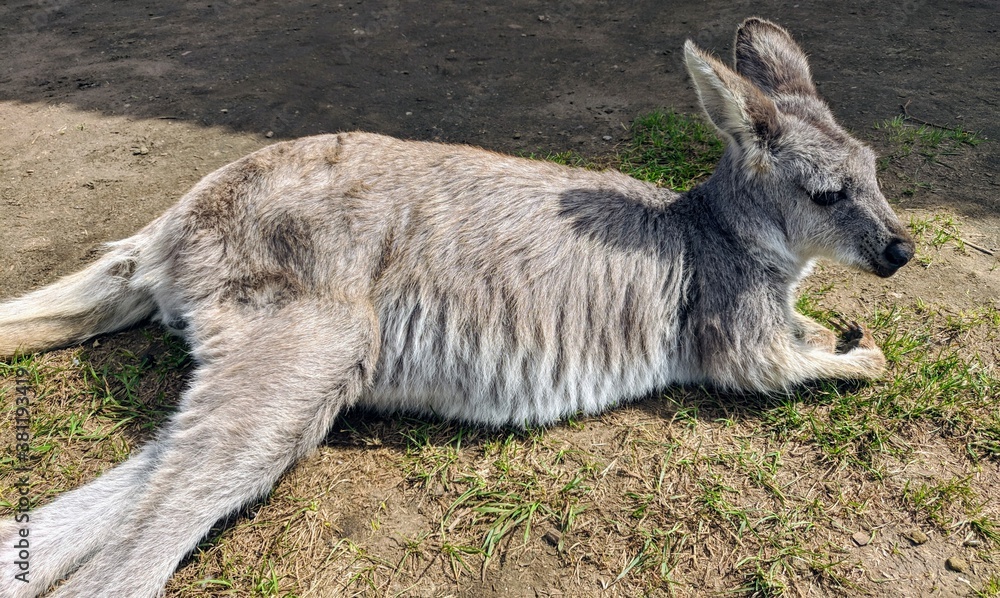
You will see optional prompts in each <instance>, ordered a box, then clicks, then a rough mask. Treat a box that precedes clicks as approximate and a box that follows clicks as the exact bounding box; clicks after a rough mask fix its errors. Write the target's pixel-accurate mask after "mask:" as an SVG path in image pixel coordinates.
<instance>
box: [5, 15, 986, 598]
mask: <svg viewBox="0 0 1000 598" xmlns="http://www.w3.org/2000/svg"><path fill="white" fill-rule="evenodd" d="M750 15H759V16H763V17H767V18H771V19H773V20H776V21H777V22H779V23H781V24H782V25H784V26H786V27H787V28H789V29H790V30H791V32H792V33H793V35H794V36H795V37H796V38H797V39H798V40H799V42H800V43H801V45H802V46H803V47H804V48H805V49H806V51H807V52H808V53H809V54H810V59H811V63H812V67H813V72H814V75H815V79H816V81H817V85H818V87H819V89H820V91H821V93H822V94H824V96H825V97H826V98H827V99H828V100H829V103H830V104H831V106H832V108H833V111H834V113H835V114H836V115H837V116H838V118H839V119H840V120H841V122H842V123H843V124H844V125H845V126H847V127H848V128H849V129H851V130H853V131H855V132H856V133H857V135H858V136H859V137H861V138H863V139H868V140H870V141H871V142H872V143H874V144H875V145H876V147H877V148H878V149H880V150H883V151H889V149H890V148H886V147H881V146H879V144H880V143H883V140H882V138H880V137H878V136H877V135H876V134H875V133H874V132H873V125H874V124H875V123H876V122H880V121H884V120H886V119H890V118H892V117H894V116H896V115H898V114H899V113H900V106H901V105H903V104H906V105H908V110H909V111H910V113H911V114H912V115H914V116H916V117H919V118H920V119H923V120H926V121H929V122H932V123H941V124H947V125H949V126H958V127H961V128H963V129H966V130H970V131H978V132H980V134H981V135H982V136H983V137H985V138H986V139H987V141H985V142H984V143H983V144H981V145H980V146H978V147H977V148H976V150H975V151H974V152H970V153H968V154H965V155H963V156H960V157H957V158H955V159H953V160H947V161H940V162H935V163H929V164H928V165H926V166H923V167H922V168H923V170H922V172H921V173H920V177H919V178H920V179H921V180H922V181H927V182H929V183H930V185H929V187H923V186H922V187H921V188H920V190H919V192H917V193H912V194H904V193H903V192H904V191H905V190H906V188H907V186H908V185H909V184H910V183H911V182H912V181H908V180H904V179H903V178H899V177H891V178H888V179H887V180H885V181H884V186H885V188H886V191H887V195H894V196H895V197H896V198H898V203H896V204H895V205H896V207H897V209H898V210H899V211H900V212H901V213H902V214H903V215H904V219H905V218H906V216H907V215H908V214H910V215H912V214H929V213H938V212H941V211H944V212H947V213H949V214H953V215H954V216H955V217H956V218H957V219H958V220H959V221H960V223H961V231H962V236H963V238H964V240H965V241H967V242H969V243H972V244H975V245H976V246H978V247H981V248H984V249H992V250H997V249H1000V207H998V204H997V195H998V191H1000V175H998V171H1000V152H998V147H1000V146H998V145H997V142H996V140H998V139H1000V108H998V105H1000V94H998V91H1000V44H998V43H997V39H998V29H1000V10H998V6H997V3H996V2H994V1H992V0H983V1H976V0H965V1H947V2H946V1H943V0H939V1H926V0H907V1H904V2H895V1H887V0H878V1H867V0H865V1H863V0H855V1H853V2H836V3H833V2H830V3H813V2H804V1H801V0H789V1H757V2H749V1H745V0H736V1H725V2H723V1H717V0H709V1H705V0H702V1H699V2H687V1H685V2H670V3H667V2H662V1H660V0H643V1H636V2H627V3H626V2H611V1H600V0H593V1H586V2H584V1H576V0H572V1H567V2H543V1H539V0H535V1H533V0H515V1H512V2H502V3H485V4H484V3H463V2H453V1H447V0H424V1H420V2H418V1H416V0H405V1H392V0H382V1H376V2H371V1H364V2H342V3H336V2H331V3H316V2H302V1H299V0H292V1H289V2H280V3H279V2H255V1H250V0H229V1H226V0H215V1H195V2H171V3H145V2H121V1H114V0H89V1H87V2H82V1H76V0H41V1H39V2H24V1H16V0H15V1H12V2H6V3H3V4H2V5H0V56H3V60H2V61H0V196H2V204H0V205H2V210H0V288H2V291H0V295H3V296H4V297H8V296H12V295H17V294H20V293H22V292H24V291H27V290H29V289H32V288H35V287H37V286H39V285H41V284H44V283H47V282H49V281H51V280H53V279H54V278H55V277H57V276H58V275H62V274H67V273H70V272H73V271H75V270H77V269H79V268H80V267H81V265H82V264H84V263H86V262H87V261H88V260H89V259H91V258H92V257H93V256H94V255H95V252H96V251H98V249H99V247H100V245H101V243H103V242H105V241H110V240H114V239H119V238H122V237H125V236H128V235H130V234H131V233H133V232H134V231H136V230H138V229H139V228H140V227H142V226H143V225H144V224H146V223H147V222H149V221H150V220H152V219H153V218H154V217H155V216H157V215H158V214H160V213H161V212H162V211H163V210H164V209H165V208H166V207H167V206H169V205H170V204H171V203H173V202H174V201H175V200H176V199H177V198H178V197H179V196H180V195H181V194H182V193H183V192H184V191H185V190H186V189H188V188H189V187H190V186H191V185H192V184H194V183H195V182H196V181H197V180H198V179H199V178H201V177H202V176H204V175H205V174H207V173H209V172H211V171H212V170H213V169H215V168H216V167H218V166H220V165H222V164H225V163H227V162H229V161H231V160H233V159H235V158H237V157H239V156H241V155H243V154H245V153H247V152H249V151H252V150H254V149H257V148H259V147H262V146H264V145H266V144H268V143H270V142H272V141H276V140H281V139H288V138H293V137H297V136H303V135H309V134H315V133H322V132H333V131H347V130H355V129H362V130H367V131H374V132H379V133H386V134H390V135H395V136H399V137H404V138H412V139H433V140H442V141H448V142H461V143H468V144H473V145H478V146H482V147H486V148H490V149H495V150H499V151H503V152H511V153H516V152H523V153H540V154H545V153H548V152H560V151H564V150H567V149H572V150H575V151H577V152H580V153H581V154H584V155H588V156H602V155H608V154H611V153H612V152H613V151H614V149H615V147H616V145H617V144H619V143H621V142H622V141H623V140H624V139H625V138H626V137H627V135H628V131H627V126H628V124H629V122H630V121H631V120H632V119H633V118H635V117H636V116H638V115H640V114H643V113H645V112H649V111H650V110H652V109H654V108H663V107H666V108H672V109H675V110H678V111H681V112H689V113H694V112H697V111H698V108H697V104H696V98H695V94H694V91H693V89H692V87H691V85H690V84H689V82H688V81H687V80H686V78H685V72H684V68H683V65H682V61H681V56H682V54H681V46H682V44H683V42H684V39H685V38H693V39H695V40H696V41H697V42H698V43H699V44H701V45H702V46H703V47H705V48H708V49H710V50H713V51H715V52H716V53H718V54H719V55H722V56H725V57H726V58H727V59H728V57H729V56H730V53H731V51H732V47H731V46H732V35H733V31H734V29H735V26H736V25H737V24H738V23H739V22H740V21H741V20H742V19H743V18H744V17H746V16H750ZM949 265H950V266H951V267H949V268H946V269H937V270H935V274H934V275H933V276H928V275H926V274H925V273H923V272H922V271H921V270H920V269H918V268H910V269H907V270H905V271H904V272H902V273H901V274H900V275H899V276H898V277H895V278H893V279H891V280H890V281H888V282H879V281H869V280H868V279H862V278H858V277H854V276H853V275H846V274H843V275H840V274H837V276H841V278H842V279H843V280H850V281H853V282H852V284H853V286H848V287H847V288H849V289H850V291H844V292H840V294H839V295H838V294H835V295H834V296H832V297H831V298H830V300H831V301H841V302H844V303H849V302H852V301H857V300H858V298H859V297H860V298H862V299H863V298H864V297H866V296H867V294H868V293H869V292H871V293H882V294H884V293H895V295H894V296H897V297H900V298H907V297H910V298H913V297H920V298H923V299H925V300H927V301H930V302H933V303H935V304H938V305H949V306H951V308H952V309H954V310H955V311H956V312H958V311H961V310H965V309H971V308H974V307H977V306H982V305H993V306H997V307H1000V271H998V270H997V269H996V260H995V259H992V258H989V257H988V256H986V255H985V254H983V253H981V252H979V253H976V255H975V257H974V258H969V259H954V260H952V261H950V262H949ZM109 342H112V343H113V342H114V340H113V339H112V340H110V341H109ZM994 351H995V348H994ZM994 354H995V353H994ZM622 417H623V418H625V416H622ZM645 417H654V416H653V415H652V414H650V413H646V414H645ZM626 419H627V418H626ZM625 423H628V424H629V425H633V424H635V423H636V422H634V421H628V422H625ZM595 429H603V428H600V426H595ZM581 433H582V432H581ZM553 434H555V435H556V436H557V437H558V438H563V439H566V441H567V442H575V443H581V444H585V443H587V442H597V441H596V440H593V439H591V438H589V437H587V436H584V437H583V438H579V437H578V438H576V439H575V440H573V439H572V438H573V434H574V431H573V430H571V429H565V428H561V429H559V430H557V431H554V432H553ZM366 450H367V449H365V448H364V447H360V448H359V447H357V446H355V445H350V446H347V445H345V446H343V447H340V446H338V445H337V443H336V442H333V443H331V444H330V445H329V446H328V447H325V448H324V449H323V451H321V453H320V454H319V455H318V456H317V457H315V458H314V459H311V460H310V462H309V463H308V464H307V465H306V466H304V467H302V468H298V469H296V470H295V471H294V472H293V473H291V474H290V476H289V477H288V478H287V479H286V480H285V481H284V482H283V484H292V485H293V486H294V485H295V484H297V483H300V482H301V483H302V484H303V485H302V487H301V488H299V490H298V494H299V495H308V494H309V490H308V489H309V488H311V487H312V486H313V485H315V486H316V488H320V487H323V488H326V489H327V490H329V488H330V486H329V485H327V486H323V483H322V482H321V481H317V480H322V479H323V476H329V478H328V479H329V480H336V485H337V490H336V491H337V492H341V493H344V494H345V495H348V494H350V493H355V495H360V496H363V497H365V498H364V499H363V500H362V501H361V502H362V503H364V504H366V505H368V504H369V503H371V504H374V505H375V506H374V507H373V508H378V504H379V502H380V501H379V500H376V499H374V498H372V499H370V500H369V498H368V497H375V496H384V495H389V494H391V493H392V492H397V494H398V492H399V491H398V489H396V490H393V489H394V488H396V486H395V485H394V484H393V483H390V482H385V487H377V486H378V484H376V483H374V482H373V483H372V486H373V487H366V486H365V480H366V476H367V475H368V474H370V473H371V472H370V471H368V472H367V473H366V469H365V468H370V469H372V468H374V469H377V467H378V458H379V457H378V454H379V453H378V452H377V451H375V452H373V453H371V454H369V455H368V456H366V452H365V451H366ZM338 451H342V452H341V453H340V454H338ZM345 463H346V464H350V465H351V467H348V466H346V465H345ZM991 471H992V472H993V473H991V474H990V475H993V476H994V478H995V477H996V476H995V473H996V472H995V467H994V468H993V470H991ZM373 479H374V478H373ZM330 483H332V482H330ZM993 487H994V488H998V489H1000V484H997V485H994V486H993ZM317 492H319V491H317ZM399 496H406V497H409V498H408V499H402V498H401V499H399V500H401V501H403V502H405V500H414V501H416V502H415V503H414V504H412V505H411V507H410V509H411V510H412V511H413V513H411V515H412V517H408V513H409V512H410V511H409V510H408V509H407V508H400V509H397V510H395V511H393V512H392V513H391V516H389V515H387V516H386V518H385V520H384V521H383V522H382V524H383V525H385V526H389V527H390V528H392V529H394V530H395V531H394V533H398V534H401V535H402V534H410V533H413V534H419V533H420V526H421V525H422V523H419V522H422V521H423V520H422V519H421V518H420V515H419V514H418V513H417V511H419V510H420V509H421V508H422V507H421V504H422V502H421V501H423V500H424V499H423V498H420V497H421V496H422V495H421V493H420V492H415V493H414V492H410V493H409V494H400V495H399ZM414 497H417V498H414ZM428 500H430V499H428ZM991 500H994V501H995V500H996V495H994V496H993V497H992V498H991ZM263 508H264V509H266V508H268V507H266V506H265V507H263ZM357 517H359V518H360V517H362V516H361V515H357ZM349 519H350V518H347V519H345V520H343V521H341V523H339V524H338V526H339V527H338V529H339V530H340V532H341V533H342V534H344V535H346V536H350V535H351V533H352V531H351V530H352V529H353V530H354V532H353V533H354V534H355V536H358V537H360V536H364V533H363V530H360V528H361V527H364V525H363V524H361V523H359V524H357V525H354V527H352V525H353V524H350V523H349ZM345 521H347V523H345ZM359 521H360V519H359ZM414 521H417V522H418V523H414ZM355 528H359V529H355ZM539 553H540V556H539V555H534V556H532V558H533V559H535V561H532V562H535V563H536V565H537V566H536V565H532V564H531V563H529V564H527V565H524V566H522V567H520V568H517V569H508V570H506V572H503V570H502V571H500V572H497V573H495V575H496V577H493V578H489V579H486V581H482V582H481V581H480V580H478V575H477V576H475V579H474V582H469V583H468V584H450V582H449V579H448V577H447V576H444V575H441V576H440V577H439V578H435V579H437V580H438V581H437V582H435V583H437V585H436V586H433V587H434V589H429V586H421V587H422V590H421V593H422V594H423V595H467V596H475V595H561V594H560V592H574V593H581V594H584V595H589V594H591V593H596V592H597V591H598V589H599V587H598V586H596V585H594V586H585V587H582V588H581V587H573V586H571V585H570V584H562V583H558V582H557V581H554V580H558V578H559V577H560V576H561V575H562V570H561V569H560V566H561V565H560V561H559V560H558V559H557V558H555V557H553V556H552V555H551V554H548V553H545V551H544V550H541V549H539ZM883 556H884V555H883ZM247 558H253V556H252V551H251V552H248V553H247ZM873 558H874V557H873ZM879 558H881V557H879ZM885 558H889V557H885ZM907 558H910V557H907ZM913 558H915V557H913ZM928 558H930V557H928ZM935 558H936V557H935ZM529 560H530V559H529ZM916 560H920V559H916ZM935 562H936V561H935ZM914 566H917V565H914ZM919 566H920V567H924V566H926V567H927V569H928V570H931V569H934V568H935V567H938V565H936V564H927V563H924V564H919ZM938 568H940V567H938ZM993 571H994V572H996V569H995V568H994V569H993ZM515 572H516V574H515ZM987 572H988V571H987ZM987 572H984V571H979V572H977V575H978V577H977V579H985V578H986V577H988V575H986V573H987ZM303 575H306V576H308V575H309V573H308V571H307V572H306V573H303ZM700 575H703V576H706V577H707V576H708V575H709V574H708V572H707V570H706V571H705V572H701V573H700ZM466 579H468V577H467V578H466ZM949 583H951V582H941V583H940V584H938V585H937V586H934V587H936V588H938V589H937V590H936V591H937V592H938V593H937V595H961V592H962V590H961V588H963V587H964V586H962V584H958V583H957V582H956V583H951V585H949ZM889 585H890V586H891V585H892V584H889ZM709 587H712V586H709ZM505 588H506V589H505ZM172 591H173V590H172ZM865 591H866V592H868V593H875V594H881V595H885V596H897V595H901V594H899V593H897V591H898V588H893V587H887V586H885V585H879V584H875V585H869V586H865ZM532 592H535V593H534V594H532ZM693 594H694V595H697V594H698V592H697V591H693ZM178 595H179V594H178ZM315 595H326V594H323V593H322V592H320V593H318V594H315ZM330 595H333V594H330ZM404 595H405V593H404ZM914 595H916V594H914Z"/></svg>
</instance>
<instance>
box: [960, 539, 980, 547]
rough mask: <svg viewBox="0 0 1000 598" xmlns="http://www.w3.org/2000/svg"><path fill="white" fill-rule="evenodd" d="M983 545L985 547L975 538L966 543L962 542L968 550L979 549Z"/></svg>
mask: <svg viewBox="0 0 1000 598" xmlns="http://www.w3.org/2000/svg"><path fill="white" fill-rule="evenodd" d="M982 545H983V543H982V542H980V541H979V540H976V539H975V538H972V539H969V540H966V541H965V542H962V546H965V547H967V548H979V547H980V546H982Z"/></svg>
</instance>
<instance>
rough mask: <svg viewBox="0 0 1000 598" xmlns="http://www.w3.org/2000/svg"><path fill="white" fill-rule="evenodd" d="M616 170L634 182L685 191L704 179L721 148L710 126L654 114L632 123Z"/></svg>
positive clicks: (679, 116)
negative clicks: (630, 133) (628, 140)
mask: <svg viewBox="0 0 1000 598" xmlns="http://www.w3.org/2000/svg"><path fill="white" fill-rule="evenodd" d="M631 132H632V138H631V141H630V142H629V143H628V144H627V145H626V147H625V148H624V149H623V150H621V151H620V152H619V153H618V157H617V160H618V168H619V169H620V170H621V171H622V172H624V173H625V174H628V175H630V176H633V177H635V178H637V179H641V180H644V181H649V182H651V183H655V184H657V185H660V186H663V187H668V188H670V189H675V190H678V191H686V190H688V189H690V188H691V187H693V186H694V185H696V184H697V183H698V182H700V181H702V180H703V179H705V178H707V177H708V176H709V175H710V174H712V171H713V170H715V166H716V165H717V164H718V162H719V159H720V158H721V157H722V151H723V149H725V148H724V146H723V144H722V142H721V141H720V140H719V138H718V136H717V135H716V134H715V130H714V129H713V128H712V126H711V125H709V124H706V123H705V122H704V121H703V120H701V119H700V118H694V117H692V116H689V115H685V114H679V113H676V112H669V111H666V112H653V113H651V114H648V115H646V116H641V117H639V118H637V119H636V120H635V121H634V122H633V123H632V130H631Z"/></svg>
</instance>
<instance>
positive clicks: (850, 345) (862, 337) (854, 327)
mask: <svg viewBox="0 0 1000 598" xmlns="http://www.w3.org/2000/svg"><path fill="white" fill-rule="evenodd" d="M830 325H831V326H832V327H833V329H834V330H836V331H837V333H838V334H839V335H840V339H839V340H838V341H837V352H838V353H847V352H849V351H853V350H854V349H858V348H861V349H878V345H877V344H876V343H875V337H873V336H872V333H871V332H869V331H868V329H867V328H865V327H864V326H862V325H861V324H858V323H857V322H856V321H854V320H851V321H849V322H848V321H847V320H844V319H843V318H839V317H838V318H835V319H833V320H830Z"/></svg>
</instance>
